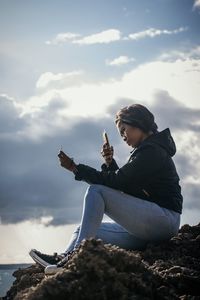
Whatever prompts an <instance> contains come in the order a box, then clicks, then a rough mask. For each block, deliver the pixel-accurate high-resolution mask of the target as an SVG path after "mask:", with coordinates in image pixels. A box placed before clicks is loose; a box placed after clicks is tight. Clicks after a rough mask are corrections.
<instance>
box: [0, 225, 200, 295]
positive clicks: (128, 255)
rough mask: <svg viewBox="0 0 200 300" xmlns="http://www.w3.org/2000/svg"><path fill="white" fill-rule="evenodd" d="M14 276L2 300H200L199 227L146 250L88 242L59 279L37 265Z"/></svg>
mask: <svg viewBox="0 0 200 300" xmlns="http://www.w3.org/2000/svg"><path fill="white" fill-rule="evenodd" d="M13 276H14V277H16V280H15V282H14V283H13V286H12V287H11V289H10V290H9V291H8V292H7V295H6V296H5V297H4V298H2V299H3V300H11V299H14V300H22V299H23V300H64V299H65V300H66V299H72V300H75V299H76V300H81V299H87V300H90V299H92V300H94V299H95V300H102V299H112V300H113V299H115V300H116V299H123V300H126V299H130V300H137V299H144V300H145V299H158V300H160V299H170V300H173V299H181V300H188V299H191V300H196V299H200V223H199V224H198V225H196V226H190V225H188V224H185V225H183V226H182V227H181V228H180V229H179V233H178V235H177V236H175V237H173V238H172V239H171V240H169V241H165V242H162V243H161V244H160V245H155V244H152V243H149V244H148V245H147V247H146V248H145V249H144V250H142V251H126V250H123V249H121V248H119V247H116V246H112V245H110V244H107V245H105V244H103V242H102V241H101V240H95V239H88V240H84V241H83V242H82V244H81V245H80V247H79V248H78V250H77V252H75V253H74V255H73V257H72V258H71V259H70V260H69V261H68V262H67V264H66V265H65V267H64V269H63V271H61V272H59V273H57V274H56V275H52V276H45V275H44V272H43V269H42V268H41V267H40V266H38V265H37V264H34V265H32V266H30V267H28V268H26V269H19V270H17V271H15V272H14V273H13Z"/></svg>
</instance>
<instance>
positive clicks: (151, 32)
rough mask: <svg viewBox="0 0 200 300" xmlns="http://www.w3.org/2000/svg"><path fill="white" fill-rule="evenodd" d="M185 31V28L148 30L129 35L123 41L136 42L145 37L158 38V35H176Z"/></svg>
mask: <svg viewBox="0 0 200 300" xmlns="http://www.w3.org/2000/svg"><path fill="white" fill-rule="evenodd" d="M186 30H187V27H180V28H178V29H174V30H168V29H156V28H149V29H147V30H144V31H139V32H135V33H131V34H129V35H128V37H127V38H125V39H129V40H135V41H137V40H140V39H144V38H146V37H150V38H154V37H156V36H159V35H171V34H177V33H180V32H183V31H186Z"/></svg>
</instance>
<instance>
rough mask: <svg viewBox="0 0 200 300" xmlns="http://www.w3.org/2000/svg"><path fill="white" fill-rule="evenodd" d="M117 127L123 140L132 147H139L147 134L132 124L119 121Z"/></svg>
mask: <svg viewBox="0 0 200 300" xmlns="http://www.w3.org/2000/svg"><path fill="white" fill-rule="evenodd" d="M117 129H118V131H119V134H120V135H121V137H122V138H123V140H124V141H125V142H126V143H127V144H128V145H129V146H132V147H134V148H135V147H137V145H139V144H140V143H141V142H142V141H143V140H144V139H145V138H146V137H147V136H148V134H146V133H145V132H144V131H142V130H141V129H140V128H137V127H133V126H130V125H128V124H125V123H122V122H119V123H118V124H117Z"/></svg>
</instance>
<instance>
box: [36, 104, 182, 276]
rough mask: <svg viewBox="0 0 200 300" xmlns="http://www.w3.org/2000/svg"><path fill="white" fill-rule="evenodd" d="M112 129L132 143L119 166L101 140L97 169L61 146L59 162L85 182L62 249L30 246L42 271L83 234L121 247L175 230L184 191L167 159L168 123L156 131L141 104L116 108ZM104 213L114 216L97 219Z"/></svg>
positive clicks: (59, 261)
mask: <svg viewBox="0 0 200 300" xmlns="http://www.w3.org/2000/svg"><path fill="white" fill-rule="evenodd" d="M115 123H116V126H117V129H118V131H119V133H120V135H121V136H122V138H123V140H124V141H125V142H126V143H127V144H128V145H129V146H131V147H133V150H132V151H131V155H130V158H129V160H128V162H127V163H126V164H125V165H124V166H122V167H121V168H119V167H118V165H117V163H116V161H115V160H114V158H113V147H112V146H109V145H108V144H104V145H103V148H102V151H101V153H102V155H103V157H104V158H105V163H104V164H103V165H102V166H101V169H102V170H101V171H97V170H95V169H94V168H91V167H89V166H87V165H83V164H78V165H77V164H75V163H74V161H73V160H72V159H71V158H69V157H68V156H67V155H66V154H65V153H64V152H63V151H60V153H59V154H58V157H59V159H60V163H61V166H62V167H64V168H66V169H67V170H69V171H71V172H73V173H74V174H75V179H76V180H83V181H85V182H87V183H88V184H89V187H88V189H87V191H86V194H85V197H84V205H83V214H82V220H81V223H80V225H79V226H78V227H77V229H76V230H75V232H74V233H73V235H72V238H71V240H70V242H69V244H68V246H67V249H66V250H65V252H64V253H62V254H60V255H57V254H55V255H54V256H51V255H46V254H43V253H41V252H39V251H37V250H34V249H33V250H31V252H30V255H31V256H32V258H33V259H34V260H35V261H37V262H38V263H40V264H41V265H43V266H44V267H45V273H46V274H54V273H56V272H57V271H59V270H60V269H61V268H62V266H63V265H64V264H65V263H66V261H67V260H68V259H69V258H70V255H71V254H72V253H73V251H74V250H75V249H76V248H77V247H78V246H79V245H80V243H81V241H82V240H83V239H86V238H90V237H95V238H100V239H102V240H103V242H104V243H110V244H114V245H117V246H120V247H122V248H124V249H133V250H136V249H143V248H144V247H145V246H146V244H147V243H148V242H155V243H159V242H161V241H164V240H168V239H170V238H171V237H173V236H174V235H176V234H177V233H178V230H179V226H180V215H181V213H182V202H183V197H182V195H181V187H180V185H179V176H178V174H177V171H176V167H175V165H174V162H173V160H172V156H173V155H174V154H175V153H176V146H175V143H174V140H173V138H172V136H171V134H170V130H169V128H166V129H165V130H163V131H160V132H159V131H158V129H157V128H158V127H157V124H156V123H155V122H154V116H153V114H152V113H151V112H150V111H149V110H148V109H147V108H146V107H145V106H143V105H141V104H133V105H130V106H126V107H124V108H122V109H121V110H120V111H119V112H118V113H117V114H116V120H115ZM104 214H106V215H107V216H109V217H110V218H111V219H112V220H113V221H112V222H102V219H103V215H104Z"/></svg>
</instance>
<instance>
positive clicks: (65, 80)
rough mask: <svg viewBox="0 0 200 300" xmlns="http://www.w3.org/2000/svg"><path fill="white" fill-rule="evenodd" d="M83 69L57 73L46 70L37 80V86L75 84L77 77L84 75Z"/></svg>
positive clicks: (53, 86)
mask: <svg viewBox="0 0 200 300" xmlns="http://www.w3.org/2000/svg"><path fill="white" fill-rule="evenodd" d="M82 74H83V71H81V70H78V71H73V72H69V73H57V74H54V73H52V72H45V73H43V74H41V75H40V77H39V79H38V81H37V82H36V87H37V88H47V87H48V88H49V87H51V88H55V87H60V88H61V87H63V88H64V86H67V85H70V86H72V85H73V84H77V77H78V76H80V75H82Z"/></svg>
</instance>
